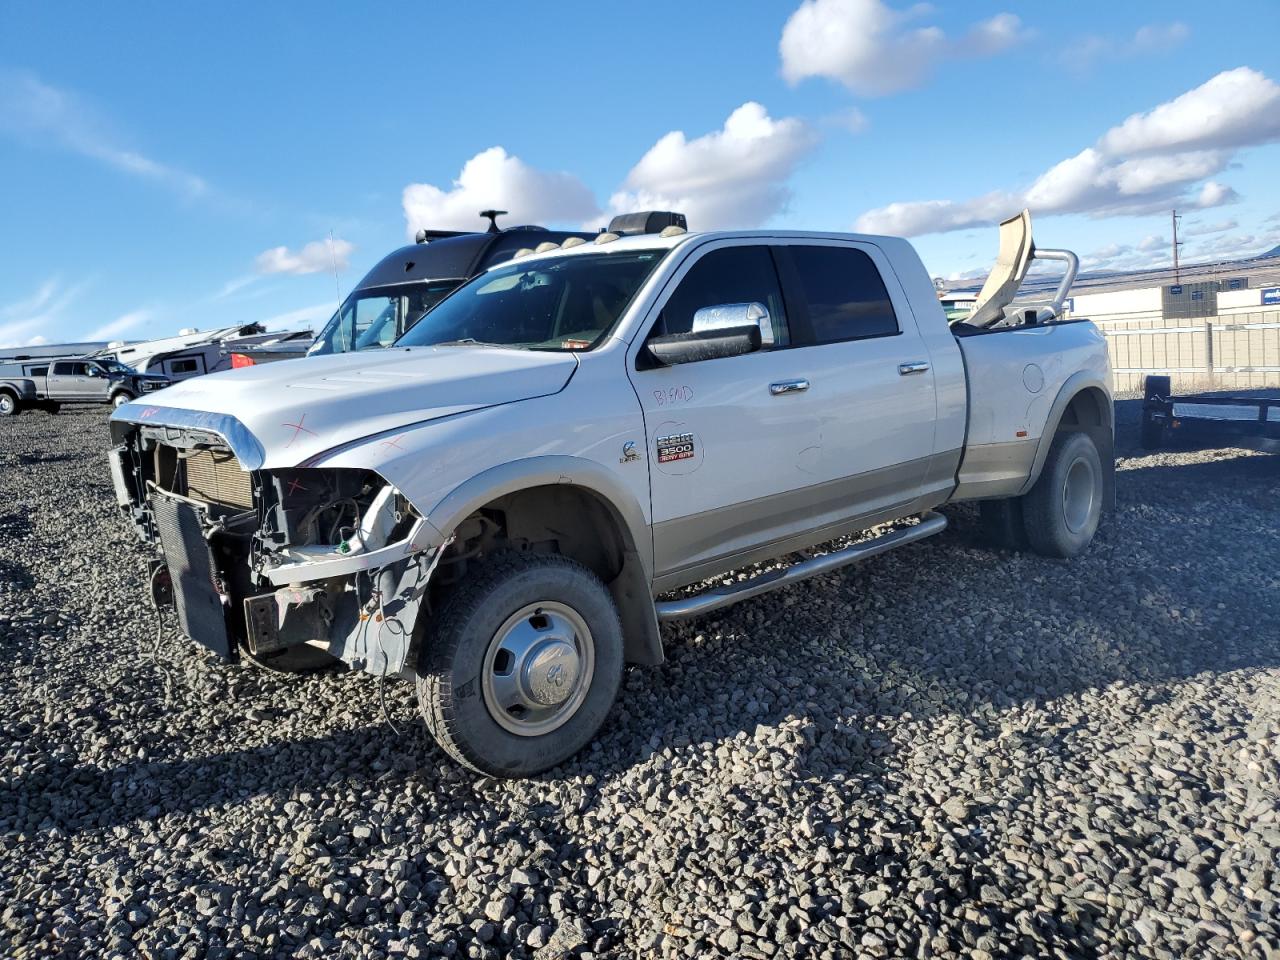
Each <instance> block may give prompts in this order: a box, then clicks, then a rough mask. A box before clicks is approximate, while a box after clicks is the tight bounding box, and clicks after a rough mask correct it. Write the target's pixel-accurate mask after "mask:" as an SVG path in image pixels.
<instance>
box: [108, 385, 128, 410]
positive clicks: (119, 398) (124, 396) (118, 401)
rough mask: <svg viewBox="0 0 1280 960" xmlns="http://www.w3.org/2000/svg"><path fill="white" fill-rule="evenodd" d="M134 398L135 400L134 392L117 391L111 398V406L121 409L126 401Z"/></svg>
mask: <svg viewBox="0 0 1280 960" xmlns="http://www.w3.org/2000/svg"><path fill="white" fill-rule="evenodd" d="M132 400H133V394H131V393H128V392H127V391H124V390H121V391H120V392H119V393H117V394H116V395H115V396H114V397H112V398H111V406H112V407H114V408H115V409H117V410H119V409H120V408H121V407H123V406H124V405H125V404H126V403H129V402H130V401H132Z"/></svg>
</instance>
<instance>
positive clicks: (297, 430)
mask: <svg viewBox="0 0 1280 960" xmlns="http://www.w3.org/2000/svg"><path fill="white" fill-rule="evenodd" d="M306 422H307V415H306V414H305V413H304V414H303V415H302V416H300V417H299V418H298V422H297V423H282V424H280V426H282V427H293V436H292V437H290V438H289V442H288V443H286V444H285V449H288V448H289V447H292V446H293V441H295V440H297V439H298V435H299V434H303V433H309V434H311V436H313V437H314V436H315V435H316V432H315V431H314V430H308V429H307V428H306V427H304V426H303V424H304V423H306Z"/></svg>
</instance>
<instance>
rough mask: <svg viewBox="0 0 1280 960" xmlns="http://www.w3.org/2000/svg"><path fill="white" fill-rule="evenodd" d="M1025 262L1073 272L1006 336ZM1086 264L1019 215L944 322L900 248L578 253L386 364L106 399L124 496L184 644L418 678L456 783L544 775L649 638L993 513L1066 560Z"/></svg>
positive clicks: (685, 238) (573, 746) (589, 731)
mask: <svg viewBox="0 0 1280 960" xmlns="http://www.w3.org/2000/svg"><path fill="white" fill-rule="evenodd" d="M1034 259H1054V260H1059V261H1065V263H1066V265H1067V266H1066V271H1065V276H1064V278H1063V281H1062V283H1061V284H1060V286H1059V287H1058V290H1057V292H1056V293H1055V294H1054V296H1053V297H1052V299H1051V300H1049V301H1048V302H1045V303H1043V304H1036V305H1033V306H1030V307H1026V308H1018V309H1015V308H1013V307H1012V306H1011V304H1012V303H1013V296H1014V293H1015V292H1016V290H1017V289H1018V287H1019V285H1020V284H1021V282H1022V278H1023V276H1024V275H1025V273H1026V271H1027V268H1028V265H1029V264H1030V262H1031V261H1032V260H1034ZM1075 268H1076V260H1075V257H1074V256H1073V255H1072V254H1070V253H1068V252H1066V251H1053V250H1037V249H1036V248H1035V247H1034V246H1033V244H1032V242H1031V234H1030V220H1029V217H1028V216H1027V215H1026V214H1025V212H1024V214H1023V215H1022V216H1020V217H1017V218H1014V219H1013V220H1010V221H1008V222H1007V223H1006V224H1004V225H1003V226H1002V241H1001V252H1000V257H999V260H998V262H997V265H996V268H995V270H994V271H993V272H992V275H991V277H990V278H989V279H988V281H987V284H986V286H985V287H984V289H983V291H982V294H981V295H980V297H979V299H978V302H977V304H976V307H975V309H974V310H973V312H972V313H970V314H969V315H968V316H967V317H965V318H964V319H963V320H958V321H956V322H954V323H951V324H948V322H947V319H946V317H945V316H944V314H943V311H942V308H941V306H940V305H939V303H938V299H937V296H936V294H935V291H934V287H933V283H932V282H931V280H930V277H929V274H928V273H927V272H926V271H925V268H924V266H923V264H922V263H921V262H920V258H919V257H918V256H917V255H916V253H915V251H914V250H913V249H912V247H911V245H910V244H909V243H907V242H906V241H905V240H901V239H895V238H891V237H875V236H855V235H848V234H830V233H790V232H776V231H752V232H744V233H728V232H712V233H686V232H685V231H684V230H682V229H679V228H677V227H668V228H666V229H664V230H662V231H661V232H660V233H657V234H641V235H634V236H627V237H619V236H616V235H614V234H608V233H606V234H603V235H601V236H599V237H597V238H595V239H594V240H593V241H588V242H583V241H582V240H580V239H571V240H567V241H565V243H564V244H562V245H559V246H555V247H554V249H549V250H543V251H542V252H533V251H530V252H529V253H528V254H526V255H524V256H521V257H519V258H517V259H515V260H513V261H510V262H507V263H503V264H500V265H497V266H495V267H493V268H491V269H489V270H488V271H486V272H484V273H482V274H480V275H479V276H477V277H475V278H474V279H472V280H470V281H468V282H467V283H465V284H463V285H462V286H461V287H459V288H458V289H457V290H456V291H454V292H453V293H452V294H450V295H449V296H448V297H447V298H445V299H444V300H443V301H442V302H441V303H440V304H439V305H438V306H436V307H435V308H434V309H432V310H431V311H430V312H428V313H427V314H426V315H425V316H424V317H423V318H422V319H421V320H420V321H419V322H418V323H417V324H416V325H415V326H414V327H413V328H412V329H411V330H409V331H408V332H407V333H405V334H404V335H403V336H402V337H401V338H400V339H399V340H398V341H396V343H395V344H394V345H393V346H392V347H390V348H388V349H385V350H379V351H375V352H373V353H353V354H342V355H334V356H326V357H313V358H310V359H307V360H288V361H284V362H281V363H276V364H271V365H269V366H265V367H247V368H244V369H240V370H232V371H229V372H227V373H220V374H213V375H210V376H206V377H201V378H199V379H196V380H191V381H187V382H184V383H181V384H178V385H176V386H174V387H171V388H170V389H168V390H165V391H164V392H163V393H162V394H160V395H159V396H156V397H154V398H149V399H142V400H139V401H137V402H134V403H129V404H126V405H124V406H123V407H121V408H120V409H119V410H117V411H116V412H115V414H114V416H113V418H112V420H113V422H112V427H113V436H114V441H115V444H116V446H115V448H114V449H113V451H112V454H111V465H112V473H113V477H114V480H115V486H116V491H117V496H118V500H119V504H120V506H121V509H122V511H123V512H124V514H125V515H126V516H127V517H128V518H129V519H130V521H131V522H132V523H133V524H134V526H135V527H136V529H137V530H138V532H139V534H140V535H141V536H143V537H144V538H145V539H146V540H148V541H149V542H151V543H153V544H155V545H156V546H157V547H158V548H159V549H160V552H161V555H162V558H161V559H158V560H157V561H156V565H155V570H154V574H153V585H154V587H155V590H156V595H157V597H159V598H160V599H162V600H168V599H169V598H170V597H171V598H172V602H173V603H174V605H175V608H176V611H177V615H178V620H179V622H180V624H181V626H182V629H183V630H184V632H185V633H186V634H187V636H189V637H190V638H191V639H193V640H194V641H196V642H197V643H199V644H202V645H203V646H205V647H207V648H209V649H212V650H214V651H216V652H217V653H218V654H220V655H221V656H223V657H226V658H235V657H237V656H243V657H251V658H255V659H259V660H266V661H270V662H274V663H276V664H277V665H280V664H287V663H289V662H290V661H291V660H294V658H297V657H299V656H300V655H301V654H303V653H312V654H314V653H317V652H319V653H321V654H323V655H328V656H331V657H333V658H336V659H338V660H341V661H343V662H345V663H346V664H348V665H349V666H351V667H353V668H356V669H360V670H364V671H367V672H369V673H372V674H375V675H378V676H390V675H396V676H403V677H405V678H409V679H414V680H416V682H417V688H418V694H419V700H420V703H421V707H422V712H423V715H424V717H425V718H426V723H427V726H428V728H429V729H430V730H431V732H432V733H433V734H434V736H435V737H436V739H437V740H438V741H439V742H440V744H441V745H442V746H443V747H444V749H445V750H447V751H448V752H449V753H450V754H451V755H452V756H454V757H455V758H456V759H458V760H459V761H460V762H462V763H464V764H466V765H468V766H470V767H472V768H474V769H476V770H482V771H486V772H488V773H492V774H496V775H501V776H522V775H529V774H533V773H536V772H538V771H540V770H545V769H547V768H548V767H551V766H554V765H555V764H557V763H559V762H561V761H563V760H564V759H565V758H567V757H569V756H570V755H572V754H573V753H574V752H576V751H577V750H579V749H580V748H581V747H582V746H583V745H584V744H585V743H587V741H588V740H590V738H591V737H592V736H593V735H594V733H595V732H596V730H597V729H598V728H599V726H600V724H601V723H602V722H603V721H604V719H605V717H606V715H607V714H608V712H609V710H610V708H611V705H612V704H613V701H614V697H615V695H616V693H617V690H618V685H619V680H620V677H621V674H622V669H623V665H624V664H625V663H637V664H656V663H659V662H661V661H662V659H663V649H662V637H661V634H660V632H659V623H660V621H663V620H668V619H674V618H678V617H688V616H697V615H699V614H703V613H706V612H708V611H712V610H715V609H718V608H720V607H722V606H724V605H726V604H728V603H733V602H735V601H739V600H742V599H744V598H747V597H751V596H754V595H757V594H760V593H763V592H764V591H766V590H772V589H777V588H778V587H782V586H786V585H789V584H793V583H796V582H797V581H800V580H803V579H804V578H806V577H809V576H812V575H814V574H815V573H819V572H824V571H828V570H831V569H834V568H836V567H838V566H840V565H841V564H845V563H850V562H852V561H855V560H861V559H865V558H867V557H870V556H873V555H875V554H878V553H882V552H884V551H886V550H890V549H895V548H900V547H904V546H906V545H907V544H911V543H914V542H916V541H919V540H920V539H922V538H924V537H927V536H930V535H933V534H936V533H938V532H939V531H941V530H942V529H943V528H944V527H945V526H946V523H947V521H946V519H945V517H944V516H943V515H942V514H940V513H937V512H936V509H937V508H938V507H940V506H942V505H944V504H948V503H954V502H957V501H962V500H975V501H980V503H981V505H982V506H981V510H982V515H983V518H984V521H985V522H986V524H987V526H988V527H989V529H990V530H991V532H992V534H993V535H994V537H995V538H996V539H997V540H999V541H1001V542H1003V543H1005V544H1006V545H1009V546H1015V547H1016V546H1021V547H1026V548H1029V549H1031V550H1034V551H1036V552H1038V553H1040V554H1043V555H1045V556H1049V557H1056V558H1066V557H1074V556H1077V555H1079V554H1080V553H1082V552H1083V551H1084V550H1085V549H1086V548H1087V547H1088V545H1089V542H1090V540H1091V539H1092V537H1093V535H1094V531H1095V530H1096V529H1097V527H1098V524H1099V521H1100V519H1101V516H1102V513H1103V510H1104V508H1105V507H1106V505H1107V504H1108V503H1109V502H1110V500H1111V497H1112V483H1113V469H1114V463H1113V455H1112V405H1111V393H1110V379H1111V377H1110V367H1109V363H1108V359H1107V350H1106V345H1105V343H1104V341H1103V338H1102V336H1101V334H1100V333H1099V332H1098V330H1097V329H1096V328H1095V327H1094V326H1093V325H1092V324H1091V323H1089V322H1088V321H1066V322H1062V321H1060V320H1059V319H1058V318H1059V316H1060V313H1061V309H1062V304H1063V301H1064V299H1065V297H1066V294H1067V292H1068V290H1069V288H1070V285H1071V282H1072V279H1073V277H1074V274H1075ZM873 528H874V530H876V531H878V533H876V535H874V536H872V537H870V538H866V539H862V540H860V541H858V542H855V543H854V544H852V545H850V546H846V547H844V548H841V549H834V550H832V551H830V552H826V553H821V552H819V553H818V554H817V555H812V554H811V555H808V556H806V557H803V558H801V559H797V560H795V562H792V563H790V564H789V565H786V566H783V567H780V568H776V569H774V570H771V571H770V572H767V573H762V574H758V575H756V576H754V577H745V578H742V577H735V578H734V579H733V580H732V585H731V586H725V585H723V584H713V585H709V586H708V585H706V581H708V580H709V579H710V578H714V577H717V576H718V575H720V574H723V573H725V572H727V571H731V570H738V569H741V568H743V567H747V566H748V565H750V564H752V563H755V562H757V561H762V560H769V559H772V558H793V557H795V555H796V554H797V553H798V552H801V551H807V550H808V549H809V548H811V547H814V546H815V545H818V544H822V543H825V542H827V541H830V540H832V539H833V538H835V537H838V536H841V535H844V534H851V533H858V532H860V531H870V530H873ZM699 585H702V586H699ZM678 590H682V591H683V592H682V593H680V594H679V595H676V596H672V595H671V594H672V592H673V591H678ZM294 662H296V661H294Z"/></svg>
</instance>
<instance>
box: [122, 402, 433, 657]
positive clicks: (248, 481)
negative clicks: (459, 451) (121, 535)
mask: <svg viewBox="0 0 1280 960" xmlns="http://www.w3.org/2000/svg"><path fill="white" fill-rule="evenodd" d="M164 414H165V420H166V421H167V422H166V423H163V424H159V423H147V422H145V420H144V421H143V422H130V421H127V420H116V421H113V423H112V429H113V437H114V440H115V445H114V446H113V448H112V450H111V451H110V458H111V472H112V479H113V482H114V485H115V489H116V497H117V502H118V503H119V506H120V508H121V510H122V511H123V512H124V513H125V515H126V516H127V517H128V518H129V519H130V521H131V522H132V524H133V526H134V528H135V529H136V530H137V532H138V534H139V536H141V537H142V539H144V540H145V541H147V542H148V543H150V544H152V545H153V546H154V547H156V548H157V550H158V551H159V553H160V555H161V558H160V559H157V560H155V561H153V562H152V565H151V566H152V570H151V587H152V596H153V598H154V599H155V601H156V603H157V606H159V607H161V608H164V607H171V608H172V609H173V611H174V612H175V613H176V616H177V619H178V622H179V625H180V626H181V628H182V631H183V632H184V633H185V634H186V635H187V636H188V637H189V638H191V639H192V640H194V641H196V642H197V643H199V644H200V645H202V646H204V647H206V648H208V649H209V650H212V651H213V652H214V653H216V654H218V656H220V657H222V658H223V659H225V660H229V661H230V660H236V659H238V658H239V657H241V656H248V657H250V658H253V659H255V660H258V661H261V662H264V663H266V664H267V665H272V664H274V663H297V662H299V654H302V655H307V654H310V660H309V662H312V663H314V662H315V661H316V660H317V659H318V660H319V661H321V662H323V661H324V660H325V657H324V656H321V654H327V655H328V656H329V657H333V658H336V659H338V660H341V661H343V662H345V663H346V664H348V665H349V666H350V667H352V668H353V669H358V670H364V671H367V672H369V673H373V674H376V675H379V676H387V675H394V674H401V675H405V676H409V675H411V674H412V672H413V665H414V663H415V657H416V653H417V649H416V648H417V644H418V643H419V642H420V641H419V637H418V631H417V630H415V626H416V625H417V623H418V621H419V613H420V611H421V609H422V607H423V606H424V604H425V603H426V595H427V583H428V581H429V580H430V578H431V576H432V573H433V572H434V569H435V565H436V563H437V562H438V561H439V558H440V556H441V553H442V551H443V548H444V546H445V544H443V543H442V542H441V540H442V538H440V537H439V535H438V534H437V533H436V531H435V530H434V529H433V528H432V527H431V526H430V524H429V523H428V522H427V521H426V520H425V519H424V518H423V517H422V516H421V515H420V514H419V513H418V511H417V510H416V509H415V507H414V506H413V505H412V504H411V503H410V502H409V501H408V500H407V499H406V498H405V497H404V496H403V495H402V494H401V493H400V492H399V491H398V490H397V489H396V488H395V487H394V486H392V485H391V484H390V483H388V482H387V481H386V480H385V479H383V478H382V477H380V476H379V475H378V474H377V473H376V472H374V471H371V470H359V469H341V468H306V467H296V468H281V469H263V467H262V459H263V458H262V455H261V450H260V448H259V447H258V445H257V443H256V441H255V440H254V438H253V437H252V436H251V435H250V434H248V432H247V431H245V430H244V429H243V427H240V426H239V424H238V422H237V421H235V420H234V419H233V418H229V417H218V416H215V415H210V414H199V415H193V416H191V417H189V418H188V419H189V420H191V422H190V423H181V424H175V423H174V422H173V421H174V420H176V419H181V417H177V416H175V415H174V414H175V411H171V410H165V411H164ZM303 661H304V662H308V661H307V657H306V656H304V657H303Z"/></svg>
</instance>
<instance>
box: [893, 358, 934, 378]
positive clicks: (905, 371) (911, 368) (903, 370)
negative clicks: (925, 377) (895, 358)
mask: <svg viewBox="0 0 1280 960" xmlns="http://www.w3.org/2000/svg"><path fill="white" fill-rule="evenodd" d="M928 370H929V364H928V363H927V362H925V361H924V360H908V361H907V362H906V363H900V364H898V376H900V377H909V376H911V375H912V374H913V373H927V372H928Z"/></svg>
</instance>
